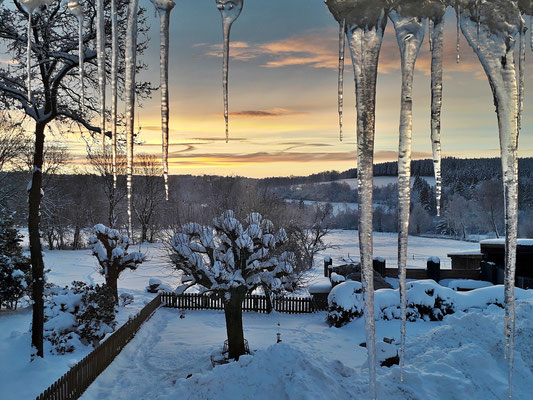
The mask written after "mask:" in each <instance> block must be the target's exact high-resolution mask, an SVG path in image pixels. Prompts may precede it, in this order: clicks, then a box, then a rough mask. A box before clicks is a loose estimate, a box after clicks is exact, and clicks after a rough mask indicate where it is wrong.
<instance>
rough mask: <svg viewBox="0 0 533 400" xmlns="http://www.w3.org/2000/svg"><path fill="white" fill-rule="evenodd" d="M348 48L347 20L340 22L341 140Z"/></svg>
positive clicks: (339, 107) (339, 91) (339, 100)
mask: <svg viewBox="0 0 533 400" xmlns="http://www.w3.org/2000/svg"><path fill="white" fill-rule="evenodd" d="M345 48H346V20H345V19H344V18H343V19H342V21H341V22H339V76H338V88H337V90H338V92H337V95H338V105H337V108H338V111H339V140H340V141H341V142H342V114H343V110H344V50H345Z"/></svg>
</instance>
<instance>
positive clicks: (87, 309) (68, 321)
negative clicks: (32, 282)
mask: <svg viewBox="0 0 533 400" xmlns="http://www.w3.org/2000/svg"><path fill="white" fill-rule="evenodd" d="M46 294H47V297H48V299H47V302H46V307H45V324H44V337H45V339H46V340H48V341H49V342H50V343H51V344H52V352H54V353H57V354H64V353H68V352H72V351H74V349H75V348H76V347H77V346H79V345H81V344H84V345H90V344H94V343H97V342H98V341H100V340H101V339H103V338H104V336H105V335H106V334H107V333H110V332H112V331H113V329H114V327H115V325H116V322H115V313H116V309H115V305H114V298H113V292H112V290H111V289H110V288H109V287H108V286H106V285H102V286H100V285H96V286H92V285H87V284H85V283H84V282H72V285H71V287H68V286H67V287H64V288H60V287H58V286H54V287H51V288H49V289H48V290H47V293H46Z"/></svg>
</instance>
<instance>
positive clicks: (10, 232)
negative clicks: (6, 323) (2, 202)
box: [0, 207, 31, 309]
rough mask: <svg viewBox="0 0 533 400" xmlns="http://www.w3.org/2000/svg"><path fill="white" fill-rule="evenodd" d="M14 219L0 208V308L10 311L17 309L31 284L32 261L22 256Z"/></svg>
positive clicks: (19, 237)
mask: <svg viewBox="0 0 533 400" xmlns="http://www.w3.org/2000/svg"><path fill="white" fill-rule="evenodd" d="M13 217H14V216H13V214H11V213H9V212H7V211H6V210H5V209H3V208H1V207H0V308H2V307H6V308H10V309H16V308H17V305H18V302H19V300H20V299H21V298H22V297H24V295H26V294H27V293H28V289H29V286H30V283H31V267H30V261H29V259H28V258H26V257H24V256H23V255H22V248H21V246H20V242H21V240H22V238H21V236H20V235H19V233H18V231H17V230H16V229H15V227H14V221H13Z"/></svg>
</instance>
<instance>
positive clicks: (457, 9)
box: [455, 0, 461, 64]
mask: <svg viewBox="0 0 533 400" xmlns="http://www.w3.org/2000/svg"><path fill="white" fill-rule="evenodd" d="M455 16H456V18H457V45H456V51H457V55H456V61H457V64H459V62H461V53H460V51H461V5H460V4H459V0H455Z"/></svg>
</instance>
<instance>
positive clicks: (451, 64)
mask: <svg viewBox="0 0 533 400" xmlns="http://www.w3.org/2000/svg"><path fill="white" fill-rule="evenodd" d="M176 3H177V5H176V7H175V8H174V10H173V12H172V18H171V39H170V44H171V55H170V106H171V116H170V118H171V122H170V126H171V139H170V142H171V147H170V153H171V154H170V163H171V173H172V174H185V173H192V174H221V175H222V174H223V175H228V174H236V175H244V176H252V177H264V176H285V175H307V174H309V173H313V172H318V171H323V170H332V169H335V170H345V169H348V168H353V167H355V166H356V162H355V159H356V153H355V109H354V105H355V98H354V94H353V93H354V83H353V72H352V69H351V63H350V61H349V50H348V49H347V55H346V58H347V64H346V73H345V117H344V121H345V122H344V123H345V139H344V141H343V142H340V141H339V138H338V114H337V70H336V69H337V57H338V56H337V51H338V43H337V38H338V25H337V23H336V22H335V21H334V19H333V17H332V16H331V15H330V14H329V12H328V10H327V8H326V6H325V4H324V2H323V1H322V0H290V1H288V0H269V1H265V0H247V1H245V4H244V9H243V12H242V14H241V16H240V18H239V19H238V20H237V21H236V23H235V24H234V25H233V29H232V41H233V43H232V48H231V60H230V77H229V86H230V92H229V96H230V97H229V101H230V138H231V140H230V142H229V143H228V144H227V143H225V140H224V139H225V135H224V118H223V103H222V76H221V64H222V59H221V42H222V33H221V21H220V14H219V12H218V10H217V8H216V7H215V1H214V0H177V1H176ZM141 5H143V6H145V7H147V8H148V9H149V15H150V24H151V26H152V30H151V35H150V36H151V43H150V49H149V50H148V54H147V55H146V56H145V57H144V61H145V62H147V63H148V64H149V65H150V69H149V71H148V72H143V78H148V79H149V80H151V81H152V82H153V83H154V84H155V85H158V83H159V53H158V52H159V23H158V20H157V19H156V18H155V16H154V13H153V6H152V5H151V4H150V3H149V1H148V0H141ZM428 50H429V49H428V43H427V40H426V41H425V42H424V44H423V45H422V51H421V54H420V57H419V59H418V62H417V65H416V67H417V72H416V75H415V83H414V105H413V114H414V123H413V155H414V157H416V158H427V157H430V154H431V143H430V140H429V135H430V131H429V116H430V113H429V101H430V81H429V67H430V59H429V51H428ZM445 53H446V56H445V64H444V70H445V75H444V106H443V116H442V147H443V151H444V155H447V156H452V155H453V156H461V157H463V156H464V157H486V156H497V155H499V142H498V131H497V120H496V114H495V113H494V106H493V100H492V94H491V92H490V88H489V85H488V82H487V79H486V78H485V75H484V73H483V71H482V69H481V66H480V64H479V61H478V60H477V57H476V56H475V55H474V54H473V52H472V50H471V48H470V47H469V45H468V43H467V42H466V39H465V38H464V37H462V38H461V63H459V64H457V63H456V62H455V14H454V12H453V11H452V10H451V9H450V10H449V11H448V14H447V19H446V34H445ZM527 58H528V62H529V61H531V55H530V53H529V50H528V54H527ZM379 69H380V75H379V78H378V93H377V115H376V121H377V124H376V161H377V162H379V161H390V160H394V159H395V158H396V157H397V146H398V122H399V108H400V86H401V77H400V61H399V52H398V48H397V43H396V38H395V36H394V31H393V27H392V23H390V22H389V23H388V25H387V30H386V33H385V41H384V44H383V48H382V52H381V59H380V68H379ZM528 70H529V71H531V69H528ZM532 77H533V76H532V74H531V73H528V74H527V75H526V86H530V85H531V84H533V80H532V79H531V78H532ZM527 89H528V87H526V97H525V113H524V124H523V125H524V129H523V131H522V133H521V137H520V156H522V157H524V156H531V155H533V136H532V134H531V130H532V128H533V118H532V117H531V112H530V110H531V106H533V96H532V95H531V93H533V92H532V91H531V90H527ZM159 100H160V98H159V92H155V93H154V96H153V98H152V99H151V100H150V101H148V102H146V103H145V104H144V107H143V108H142V109H141V110H140V112H139V116H140V119H139V121H138V123H139V124H140V126H141V128H142V136H141V140H142V141H143V142H144V144H143V145H142V146H137V147H136V152H149V153H157V154H159V152H160V143H161V133H160V114H159ZM71 146H72V148H73V151H74V152H76V153H77V155H78V157H82V153H83V152H84V151H85V148H84V145H82V144H81V142H80V141H76V140H75V139H71Z"/></svg>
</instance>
